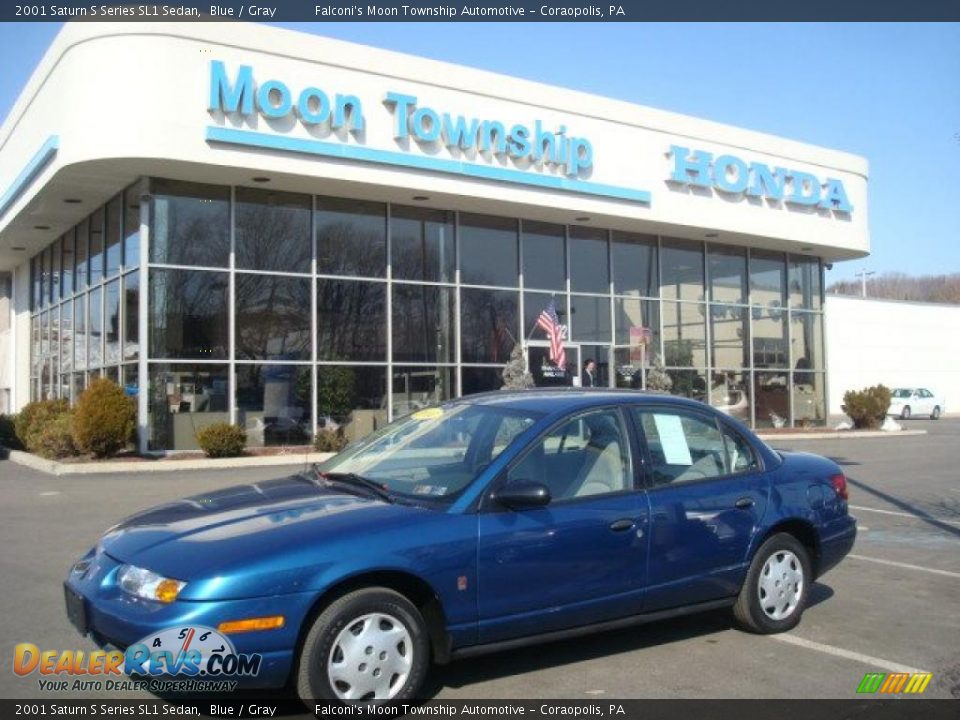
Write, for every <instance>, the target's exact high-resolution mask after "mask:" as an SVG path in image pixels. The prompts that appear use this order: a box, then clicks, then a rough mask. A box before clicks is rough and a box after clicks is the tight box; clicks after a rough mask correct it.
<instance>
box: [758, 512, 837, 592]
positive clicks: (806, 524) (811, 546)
mask: <svg viewBox="0 0 960 720" xmlns="http://www.w3.org/2000/svg"><path fill="white" fill-rule="evenodd" d="M777 533H787V534H788V535H792V536H793V537H794V538H796V540H797V542H799V543H800V544H801V545H803V547H804V549H805V550H806V551H807V553H808V554H809V555H810V564H811V566H812V568H813V579H814V580H816V579H817V576H818V575H819V574H820V573H819V567H820V536H819V534H818V533H817V528H816V526H815V525H814V524H813V523H812V522H811V521H810V520H805V519H803V518H798V517H793V518H785V519H783V520H779V521H778V522H776V523H775V524H774V525H772V526H771V527H770V528H769V529H768V530H767V531H766V532H765V533H763V535H761V536H759V537H758V538H757V542H756V544H755V546H754V549H753V553H752V554H751V558H752V557H753V555H755V554H756V552H757V550H759V549H760V547H761V546H762V545H763V544H764V543H765V542H766V541H767V540H769V539H770V538H771V537H773V536H774V535H776V534H777Z"/></svg>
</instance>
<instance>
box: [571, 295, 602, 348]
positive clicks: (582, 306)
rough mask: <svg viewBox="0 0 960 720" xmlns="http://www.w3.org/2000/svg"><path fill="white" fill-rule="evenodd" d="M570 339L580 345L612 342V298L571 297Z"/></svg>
mask: <svg viewBox="0 0 960 720" xmlns="http://www.w3.org/2000/svg"><path fill="white" fill-rule="evenodd" d="M570 315H571V321H570V325H571V326H572V327H571V328H570V339H571V340H572V341H573V342H578V343H609V342H610V335H611V332H610V298H609V297H592V296H587V295H571V296H570Z"/></svg>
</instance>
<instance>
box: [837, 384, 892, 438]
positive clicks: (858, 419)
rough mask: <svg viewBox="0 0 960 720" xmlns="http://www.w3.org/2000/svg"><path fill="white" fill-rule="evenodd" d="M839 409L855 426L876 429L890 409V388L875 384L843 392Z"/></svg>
mask: <svg viewBox="0 0 960 720" xmlns="http://www.w3.org/2000/svg"><path fill="white" fill-rule="evenodd" d="M841 409H842V410H843V411H844V412H845V413H846V414H847V415H849V416H850V419H851V420H853V426H854V427H855V428H864V429H876V428H878V427H880V426H881V425H883V421H884V419H885V418H886V416H887V410H889V409H890V388H887V387H884V386H883V385H876V386H874V387H869V388H866V389H864V390H848V391H847V392H845V393H844V394H843V405H842V406H841Z"/></svg>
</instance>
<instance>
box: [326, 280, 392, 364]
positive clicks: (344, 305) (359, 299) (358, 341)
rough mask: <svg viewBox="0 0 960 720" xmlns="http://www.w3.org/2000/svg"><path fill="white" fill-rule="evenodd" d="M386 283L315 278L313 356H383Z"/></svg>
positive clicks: (373, 358) (362, 358)
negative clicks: (315, 302) (315, 339)
mask: <svg viewBox="0 0 960 720" xmlns="http://www.w3.org/2000/svg"><path fill="white" fill-rule="evenodd" d="M386 287H387V286H386V283H382V282H366V281H362V280H327V279H320V280H317V357H318V358H319V359H320V360H345V361H356V360H360V361H381V362H384V361H386V359H387V304H386V302H387V293H386Z"/></svg>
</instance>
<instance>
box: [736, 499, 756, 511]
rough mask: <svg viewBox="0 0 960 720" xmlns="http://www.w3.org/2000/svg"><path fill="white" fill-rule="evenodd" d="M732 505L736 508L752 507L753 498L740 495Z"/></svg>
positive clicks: (745, 508)
mask: <svg viewBox="0 0 960 720" xmlns="http://www.w3.org/2000/svg"><path fill="white" fill-rule="evenodd" d="M734 507H735V508H737V510H749V509H750V508H752V507H753V498H752V497H742V498H740V499H739V500H737V502H736V503H734Z"/></svg>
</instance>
